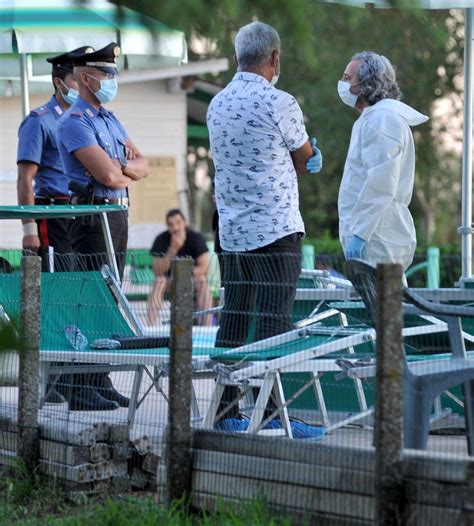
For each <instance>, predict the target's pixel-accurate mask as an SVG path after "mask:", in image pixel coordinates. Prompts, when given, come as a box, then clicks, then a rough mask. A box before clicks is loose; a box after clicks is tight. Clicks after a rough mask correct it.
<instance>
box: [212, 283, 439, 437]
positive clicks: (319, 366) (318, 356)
mask: <svg viewBox="0 0 474 526" xmlns="http://www.w3.org/2000/svg"><path fill="white" fill-rule="evenodd" d="M308 292H310V293H313V292H317V293H319V292H323V293H326V292H334V293H336V292H344V293H346V291H337V290H332V291H331V290H330V291H328V290H322V291H320V290H317V291H312V290H308ZM297 296H298V293H297ZM317 296H318V294H316V295H314V296H313V297H314V298H316V297H317ZM310 297H312V296H311V295H310V294H307V295H306V296H304V298H305V300H307V299H308V298H310ZM340 297H343V296H340ZM346 297H347V294H346ZM322 298H323V300H322V301H321V302H315V303H317V304H318V305H319V306H321V303H324V308H322V309H320V310H319V311H318V312H314V311H313V312H311V315H310V316H309V317H308V318H307V319H306V320H300V321H298V322H297V323H296V324H295V325H296V327H297V328H296V329H294V330H292V331H289V332H287V333H284V334H280V335H277V336H274V337H271V338H267V339H265V340H261V341H258V342H255V343H251V344H247V345H244V346H241V347H238V348H234V349H216V350H215V352H214V353H213V354H212V358H213V359H214V360H215V361H219V362H221V364H220V365H218V366H216V367H215V371H216V374H217V383H216V387H215V390H214V392H213V395H212V399H211V403H210V406H209V409H208V411H207V414H206V416H205V419H204V422H203V426H204V427H206V428H212V427H213V426H214V423H215V422H216V421H219V419H220V418H225V412H223V411H219V406H220V401H221V397H222V393H223V391H224V387H225V386H226V385H233V386H237V387H239V389H240V395H239V398H238V399H236V400H234V404H237V403H239V401H240V399H241V398H244V397H247V395H248V393H249V392H250V391H251V387H253V386H258V387H260V393H259V395H258V399H257V400H256V401H254V408H253V409H251V412H250V423H249V425H248V426H247V427H246V429H245V431H246V432H248V433H257V432H259V433H264V434H265V433H270V432H271V434H276V433H275V430H269V431H267V430H265V427H267V425H268V424H269V423H270V421H271V420H270V419H271V418H272V417H275V416H278V417H279V418H280V420H281V422H282V428H283V429H281V430H280V431H281V434H283V433H284V434H286V435H287V436H289V437H291V429H290V425H289V418H288V406H289V405H290V404H291V403H292V402H294V401H295V400H296V398H298V397H299V396H301V394H302V393H303V392H304V391H305V390H306V389H308V388H310V387H312V388H313V389H314V391H315V395H316V400H317V405H318V409H319V411H320V413H321V415H322V418H321V420H322V423H323V425H324V426H325V427H326V428H327V429H335V428H337V427H340V426H342V425H346V424H348V423H351V422H355V421H357V420H360V421H362V419H364V418H366V417H367V416H368V415H370V414H371V413H372V411H373V410H372V409H371V408H368V407H367V403H366V400H365V393H364V389H363V387H362V386H361V384H360V383H357V382H354V384H353V387H355V390H356V395H357V398H358V401H359V410H356V411H355V412H353V414H352V415H350V416H349V417H348V418H344V419H342V420H340V421H337V422H334V423H330V422H329V420H328V418H327V412H326V419H325V418H324V413H325V400H324V396H323V395H322V392H321V385H320V383H319V380H320V377H321V375H322V374H323V373H326V372H337V371H339V372H340V367H339V366H338V364H337V360H338V359H339V358H341V357H344V356H348V355H349V356H352V357H354V353H355V354H357V355H359V357H367V355H369V356H371V357H373V356H374V355H373V341H374V339H375V330H374V329H373V327H370V326H368V325H367V324H363V323H360V322H358V323H357V324H356V325H350V324H348V322H347V317H346V316H345V315H344V313H342V312H341V311H340V310H338V309H337V308H331V306H330V304H329V305H328V303H327V301H324V298H328V299H332V298H331V296H330V295H326V294H323V296H322ZM359 303H360V302H359ZM359 310H363V309H361V308H360V305H359ZM442 331H446V324H445V323H444V322H440V321H439V320H436V319H429V320H422V322H421V323H420V324H418V325H415V326H413V327H407V328H406V329H404V332H405V334H406V335H407V336H409V335H413V334H423V333H435V332H442ZM295 372H297V373H302V372H304V373H309V379H308V381H307V382H306V383H305V384H304V385H302V387H301V388H300V389H298V390H296V392H294V393H292V394H291V396H289V397H285V389H284V387H283V383H282V378H281V376H282V375H285V374H286V373H295ZM355 380H357V378H356V379H355ZM270 398H273V401H274V402H275V405H276V409H275V411H273V414H272V415H270V416H269V417H268V416H265V414H264V409H265V407H267V402H268V400H269V399H270ZM228 407H229V406H228ZM226 409H227V408H226Z"/></svg>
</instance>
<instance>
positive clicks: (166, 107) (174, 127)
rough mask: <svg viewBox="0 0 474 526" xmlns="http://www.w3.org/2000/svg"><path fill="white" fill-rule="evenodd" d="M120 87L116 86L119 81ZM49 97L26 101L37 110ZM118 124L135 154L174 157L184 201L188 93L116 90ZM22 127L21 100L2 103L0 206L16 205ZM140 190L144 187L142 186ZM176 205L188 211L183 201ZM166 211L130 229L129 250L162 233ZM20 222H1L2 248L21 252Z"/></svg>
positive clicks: (143, 86)
mask: <svg viewBox="0 0 474 526" xmlns="http://www.w3.org/2000/svg"><path fill="white" fill-rule="evenodd" d="M119 82H120V80H119ZM48 98H49V96H48V94H44V95H34V96H31V97H30V105H31V108H35V107H37V106H40V105H41V104H43V103H44V102H45V101H47V100H48ZM107 108H109V109H110V110H112V111H113V112H114V113H115V114H116V115H117V117H118V118H119V119H120V121H121V122H122V124H123V125H124V127H125V129H126V130H127V132H128V134H129V136H130V138H131V140H132V141H133V142H134V143H135V145H136V146H137V147H138V149H139V150H140V151H141V152H142V153H143V154H144V155H149V156H172V157H174V158H175V160H176V168H177V170H176V171H177V173H176V178H177V190H178V194H179V195H180V196H181V197H182V198H183V197H184V198H185V197H186V195H187V182H186V148H187V138H186V137H187V136H186V126H187V114H186V93H185V92H184V91H178V92H175V93H169V92H168V90H167V83H166V81H164V80H158V81H149V82H142V83H132V84H125V85H122V86H119V93H118V96H117V99H116V100H115V101H114V102H113V103H111V104H109V105H107ZM20 123H21V101H20V98H19V97H0V205H15V204H16V203H17V200H16V151H17V132H18V127H19V125H20ZM138 184H144V185H146V184H147V181H146V180H144V181H141V182H140V183H138ZM179 205H180V206H181V207H182V208H184V209H185V210H186V202H185V200H184V199H180V200H179ZM165 213H166V210H160V209H157V210H156V222H154V223H152V224H146V225H143V224H142V225H130V232H129V246H130V247H138V248H145V247H149V246H151V243H152V241H153V239H154V237H155V235H156V234H157V233H158V232H160V231H161V230H163V228H164V214H165ZM21 235H22V234H21V224H20V221H16V220H15V221H1V222H0V248H20V247H21Z"/></svg>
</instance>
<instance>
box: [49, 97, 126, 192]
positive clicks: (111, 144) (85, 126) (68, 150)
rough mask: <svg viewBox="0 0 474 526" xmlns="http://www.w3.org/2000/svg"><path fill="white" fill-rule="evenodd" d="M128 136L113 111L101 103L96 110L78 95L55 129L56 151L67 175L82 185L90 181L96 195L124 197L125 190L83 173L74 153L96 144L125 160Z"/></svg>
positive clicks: (112, 155)
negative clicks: (110, 186) (104, 183)
mask: <svg viewBox="0 0 474 526" xmlns="http://www.w3.org/2000/svg"><path fill="white" fill-rule="evenodd" d="M127 138H128V135H127V132H126V131H125V129H124V128H123V126H122V125H121V124H120V122H119V120H118V119H117V118H116V117H115V115H114V114H113V113H112V112H110V111H108V110H106V109H105V108H104V107H103V106H101V107H100V109H99V110H97V109H96V108H94V107H93V106H91V105H90V104H88V103H87V102H85V101H84V100H83V99H81V98H80V97H79V98H78V100H77V101H76V103H75V104H74V105H73V106H71V107H70V108H69V110H68V111H67V112H66V113H65V114H64V117H63V118H62V119H61V122H60V124H59V126H58V129H57V140H58V148H59V153H60V154H61V159H62V162H63V165H64V169H65V172H66V173H67V175H68V177H69V178H70V179H72V180H75V181H77V182H78V183H79V184H81V185H83V186H86V185H87V184H89V183H91V184H92V185H93V187H94V197H96V198H97V197H99V198H109V199H111V198H118V197H125V196H126V195H127V192H126V190H125V189H118V190H116V189H113V188H108V187H107V186H104V185H103V184H101V183H99V182H98V181H96V180H95V179H93V178H92V177H89V176H88V175H86V168H85V167H84V166H83V165H82V164H81V163H80V162H79V161H78V159H77V158H76V156H75V155H74V152H75V151H76V150H79V149H80V148H85V147H87V146H94V145H98V146H100V147H101V148H102V149H103V150H104V151H105V152H106V153H107V154H108V156H109V157H110V158H111V159H118V160H120V159H124V158H125V141H126V140H127Z"/></svg>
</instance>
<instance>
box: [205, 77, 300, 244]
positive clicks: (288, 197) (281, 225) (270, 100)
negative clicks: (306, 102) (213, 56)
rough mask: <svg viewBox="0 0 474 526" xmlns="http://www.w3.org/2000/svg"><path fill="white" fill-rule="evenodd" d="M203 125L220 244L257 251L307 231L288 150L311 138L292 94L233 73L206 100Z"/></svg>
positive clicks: (259, 79) (261, 80)
mask: <svg viewBox="0 0 474 526" xmlns="http://www.w3.org/2000/svg"><path fill="white" fill-rule="evenodd" d="M207 126H208V128H209V138H210V143H211V151H212V157H213V161H214V166H215V172H216V175H215V196H216V204H217V210H218V212H219V238H220V242H221V245H222V248H223V249H224V250H228V251H232V252H239V251H249V250H255V249H257V248H260V247H264V246H266V245H269V244H270V243H273V242H274V241H276V240H277V239H280V238H282V237H285V236H287V235H289V234H293V233H295V232H302V233H304V232H305V230H304V224H303V219H302V217H301V214H300V211H299V194H298V182H297V175H296V171H295V167H294V165H293V161H292V158H291V155H290V152H292V151H295V150H297V149H298V148H300V147H301V146H303V144H304V143H305V142H306V141H307V140H308V134H307V133H306V128H305V125H304V119H303V113H302V111H301V108H300V107H299V105H298V103H297V101H296V99H295V98H294V97H292V96H291V95H290V94H288V93H286V92H284V91H281V90H279V89H276V88H274V87H273V86H272V85H271V84H270V83H269V82H268V81H267V80H266V79H265V78H264V77H262V76H261V75H257V74H255V73H249V72H238V73H236V74H235V76H234V78H233V79H232V81H231V82H230V83H229V84H228V85H227V86H226V87H225V88H224V89H223V90H222V91H220V92H219V93H218V94H217V95H216V96H215V97H214V98H213V99H212V101H211V103H210V105H209V109H208V111H207Z"/></svg>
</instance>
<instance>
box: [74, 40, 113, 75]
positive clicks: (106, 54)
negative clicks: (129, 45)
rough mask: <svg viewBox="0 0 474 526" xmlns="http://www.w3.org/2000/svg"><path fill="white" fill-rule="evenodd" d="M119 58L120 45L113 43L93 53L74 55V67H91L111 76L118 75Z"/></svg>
mask: <svg viewBox="0 0 474 526" xmlns="http://www.w3.org/2000/svg"><path fill="white" fill-rule="evenodd" d="M119 56H120V47H119V45H118V44H117V43H116V42H111V43H110V44H108V45H107V46H105V47H103V48H102V49H98V50H97V51H93V52H92V53H87V52H85V53H74V54H73V57H72V59H73V63H74V66H90V67H92V68H98V69H100V70H102V71H103V72H104V73H108V74H109V75H117V59H118V57H119Z"/></svg>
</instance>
